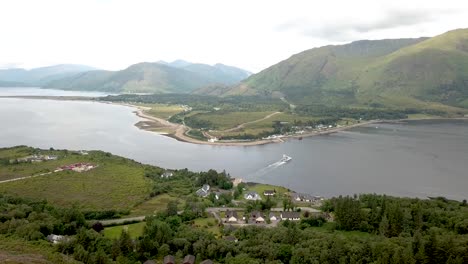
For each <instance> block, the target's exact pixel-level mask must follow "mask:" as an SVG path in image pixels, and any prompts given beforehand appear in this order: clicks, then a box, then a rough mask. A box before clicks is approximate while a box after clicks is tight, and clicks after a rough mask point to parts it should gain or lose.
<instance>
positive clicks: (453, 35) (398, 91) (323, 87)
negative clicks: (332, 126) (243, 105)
mask: <svg viewBox="0 0 468 264" xmlns="http://www.w3.org/2000/svg"><path fill="white" fill-rule="evenodd" d="M221 89H222V94H223V95H253V94H256V95H265V96H278V97H285V98H286V99H288V100H289V101H291V102H295V103H298V104H324V105H340V106H342V105H349V106H377V107H378V106H386V107H415V108H425V107H427V108H433V107H439V106H440V105H442V104H445V105H451V106H457V107H467V108H468V29H459V30H453V31H449V32H447V33H445V34H442V35H439V36H436V37H433V38H418V39H392V40H362V41H356V42H352V43H350V44H346V45H339V46H325V47H320V48H314V49H311V50H307V51H304V52H301V53H299V54H296V55H294V56H292V57H291V58H289V59H287V60H284V61H282V62H280V63H278V64H276V65H273V66H271V67H269V68H267V69H265V70H263V71H262V72H260V73H258V74H254V75H252V76H250V77H249V78H248V79H246V80H244V81H243V82H242V83H241V84H239V85H236V86H232V87H231V88H229V89H226V88H225V87H222V88H221ZM210 92H211V93H216V91H213V90H210Z"/></svg>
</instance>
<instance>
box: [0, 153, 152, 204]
mask: <svg viewBox="0 0 468 264" xmlns="http://www.w3.org/2000/svg"><path fill="white" fill-rule="evenodd" d="M28 150H29V153H32V152H34V151H36V150H34V149H32V148H24V147H20V148H18V149H0V157H3V158H5V157H8V158H12V157H18V156H20V157H22V156H25V154H28ZM44 152H45V151H41V153H44ZM51 154H56V155H58V156H59V159H58V160H56V161H44V162H40V163H32V164H31V163H20V164H9V165H6V166H3V165H2V166H0V179H2V180H3V179H8V178H16V177H23V176H30V175H34V174H37V173H39V172H44V171H52V170H54V169H55V168H57V167H58V166H62V165H68V164H72V163H76V162H86V163H92V164H94V165H97V166H98V167H97V168H95V169H92V170H90V171H87V172H82V173H79V172H74V171H61V172H56V173H51V174H48V175H44V176H39V177H35V178H29V179H22V180H18V181H13V182H4V183H0V192H4V193H7V194H11V195H18V196H21V197H28V198H34V199H47V200H48V201H49V202H51V203H52V204H55V205H58V206H71V205H74V204H76V205H78V206H80V207H81V208H82V209H86V210H110V209H117V210H129V209H131V208H133V207H134V206H135V205H136V204H140V203H142V202H143V201H145V199H146V198H147V197H148V196H149V193H150V191H151V181H150V180H149V179H147V178H145V177H144V167H143V166H142V165H140V164H138V163H136V162H134V161H131V160H128V159H124V158H121V157H117V156H113V155H110V154H106V153H104V152H100V151H93V152H90V153H89V155H78V154H71V152H68V151H51Z"/></svg>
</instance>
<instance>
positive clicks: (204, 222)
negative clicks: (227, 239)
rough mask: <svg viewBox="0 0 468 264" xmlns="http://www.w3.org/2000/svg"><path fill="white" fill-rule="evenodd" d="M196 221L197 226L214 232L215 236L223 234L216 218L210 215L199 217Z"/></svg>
mask: <svg viewBox="0 0 468 264" xmlns="http://www.w3.org/2000/svg"><path fill="white" fill-rule="evenodd" d="M193 221H194V226H195V227H196V228H200V229H202V230H206V231H208V232H210V233H213V234H214V235H215V236H217V237H219V236H221V232H220V229H219V227H218V224H217V222H216V219H215V218H212V217H209V218H197V219H195V220H193Z"/></svg>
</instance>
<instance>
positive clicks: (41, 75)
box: [0, 60, 251, 93]
mask: <svg viewBox="0 0 468 264" xmlns="http://www.w3.org/2000/svg"><path fill="white" fill-rule="evenodd" d="M250 74H251V73H250V72H248V71H245V70H242V69H239V68H236V67H232V66H227V65H224V64H219V63H218V64H215V65H213V66H211V65H207V64H200V63H190V62H187V61H183V60H176V61H173V62H170V63H168V62H164V61H159V62H156V63H149V62H144V63H138V64H134V65H131V66H130V67H128V68H126V69H124V70H121V71H105V70H97V69H95V68H91V67H87V66H81V65H68V64H63V65H56V66H50V67H44V68H37V69H32V70H24V69H7V70H0V86H41V87H44V88H56V89H63V90H88V91H106V92H119V93H120V92H124V93H189V92H191V91H193V90H195V89H198V88H200V87H204V86H210V85H233V84H237V83H238V82H240V81H241V80H243V79H245V78H247V77H248V76H249V75H250Z"/></svg>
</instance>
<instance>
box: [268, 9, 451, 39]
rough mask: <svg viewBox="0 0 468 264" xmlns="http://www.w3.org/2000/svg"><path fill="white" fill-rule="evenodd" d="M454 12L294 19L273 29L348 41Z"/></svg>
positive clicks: (393, 11) (391, 12)
mask: <svg viewBox="0 0 468 264" xmlns="http://www.w3.org/2000/svg"><path fill="white" fill-rule="evenodd" d="M454 12H456V10H450V9H446V10H427V9H423V8H421V9H417V10H404V9H390V10H387V12H386V13H385V14H383V15H382V17H381V18H379V19H375V20H372V21H365V22H362V21H345V22H343V21H339V22H338V21H336V22H334V21H326V22H323V23H314V24H312V23H310V22H309V21H308V20H307V19H305V18H302V19H296V20H290V21H287V22H285V23H282V24H280V25H278V26H276V27H275V30H276V31H299V32H300V33H301V34H303V35H305V36H309V37H314V38H320V39H325V40H329V41H348V40H351V39H352V38H353V37H354V36H356V35H359V34H363V33H369V32H374V31H379V30H385V29H392V28H398V27H407V26H414V25H419V24H422V23H426V22H431V21H434V20H435V19H437V18H438V17H440V16H443V15H447V14H452V13H454Z"/></svg>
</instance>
